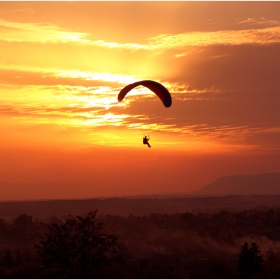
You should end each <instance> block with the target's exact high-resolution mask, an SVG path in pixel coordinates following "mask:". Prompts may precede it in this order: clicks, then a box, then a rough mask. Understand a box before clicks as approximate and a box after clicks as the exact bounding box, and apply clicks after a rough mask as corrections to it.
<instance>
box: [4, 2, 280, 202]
mask: <svg viewBox="0 0 280 280" xmlns="http://www.w3.org/2000/svg"><path fill="white" fill-rule="evenodd" d="M0 50H1V51H0V101H1V102H0V117H1V122H0V129H1V138H0V167H1V168H0V188H2V189H1V198H0V200H13V199H16V200H18V199H48V198H85V197H98V196H122V195H137V194H153V193H170V192H178V193H187V192H189V191H192V190H195V189H198V188H201V187H203V186H204V185H206V184H208V183H210V182H212V181H213V180H215V179H217V178H218V177H220V176H226V175H235V174H256V173H266V172H279V171H280V169H279V167H280V150H279V143H280V126H279V124H280V117H279V104H280V102H279V101H280V79H279V73H280V51H279V50H280V3H279V2H0ZM143 79H150V80H156V81H158V82H161V83H163V84H164V85H165V87H167V88H168V89H169V91H170V93H171V95H172V98H173V104H172V106H171V107H170V108H165V107H164V106H163V105H162V103H161V101H160V100H159V98H158V97H156V96H155V95H154V94H152V93H151V92H149V90H147V89H144V88H138V89H134V90H133V91H132V92H131V93H130V94H129V95H127V97H126V98H125V100H124V102H122V103H118V101H117V95H118V93H119V91H120V90H121V89H122V87H124V86H125V85H127V84H128V83H131V82H134V81H138V80H143ZM144 134H149V135H150V137H151V140H150V144H151V145H152V148H151V149H149V148H148V147H147V146H144V145H143V144H142V136H143V135H144ZM7 184H8V185H9V186H10V187H7Z"/></svg>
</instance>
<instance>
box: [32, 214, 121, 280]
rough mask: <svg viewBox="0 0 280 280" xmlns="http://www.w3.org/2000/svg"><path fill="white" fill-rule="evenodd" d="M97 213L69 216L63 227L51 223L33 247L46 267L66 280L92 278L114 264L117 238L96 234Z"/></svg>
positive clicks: (99, 226) (116, 252)
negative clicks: (63, 272) (55, 269)
mask: <svg viewBox="0 0 280 280" xmlns="http://www.w3.org/2000/svg"><path fill="white" fill-rule="evenodd" d="M96 214H97V210H96V211H94V212H89V213H88V214H87V216H86V217H85V218H82V217H80V216H77V217H76V218H74V217H71V216H69V219H68V220H66V221H65V223H63V224H61V225H59V224H57V223H53V224H52V225H51V226H49V231H48V232H47V233H46V234H45V236H43V237H41V241H40V245H36V246H35V248H36V249H37V251H38V253H39V254H40V256H41V257H42V259H43V262H44V264H45V265H46V266H50V265H56V267H59V268H62V269H64V270H66V271H68V275H66V277H71V278H87V277H91V278H93V277H94V272H95V271H97V270H101V269H102V267H104V266H106V265H107V264H109V263H110V262H111V261H114V260H116V258H117V256H118V244H117V237H116V236H115V235H106V234H102V233H100V230H101V229H102V223H96V222H95V218H96Z"/></svg>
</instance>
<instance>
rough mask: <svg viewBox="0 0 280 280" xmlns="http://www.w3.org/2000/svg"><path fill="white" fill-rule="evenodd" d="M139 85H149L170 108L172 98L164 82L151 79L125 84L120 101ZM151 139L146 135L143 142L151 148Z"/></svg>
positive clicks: (119, 96)
mask: <svg viewBox="0 0 280 280" xmlns="http://www.w3.org/2000/svg"><path fill="white" fill-rule="evenodd" d="M138 86H144V87H147V88H148V89H150V90H151V91H152V92H154V93H155V94H156V95H157V96H158V97H159V98H160V100H161V101H162V103H163V105H164V106H165V107H167V108H168V107H170V106H171V104H172V98H171V95H170V93H169V91H168V90H167V89H166V88H165V87H164V86H163V85H162V84H160V83H158V82H155V81H151V80H143V81H139V82H135V83H132V84H129V85H127V86H125V87H124V88H123V89H122V90H121V91H120V93H119V95H118V101H119V102H121V101H122V100H123V99H124V97H125V96H126V94H127V93H128V92H129V91H131V90H132V89H134V88H135V87H138ZM149 140H150V136H149V137H147V136H144V137H143V144H144V145H148V147H149V148H151V145H150V143H149Z"/></svg>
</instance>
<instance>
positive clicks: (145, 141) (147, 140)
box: [143, 135, 151, 148]
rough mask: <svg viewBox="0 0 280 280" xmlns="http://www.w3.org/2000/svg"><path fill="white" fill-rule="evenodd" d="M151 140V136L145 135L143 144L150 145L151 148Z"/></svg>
mask: <svg viewBox="0 0 280 280" xmlns="http://www.w3.org/2000/svg"><path fill="white" fill-rule="evenodd" d="M149 140H150V136H149V137H147V136H146V135H145V136H144V137H143V144H144V145H148V147H149V148H151V145H150V143H149Z"/></svg>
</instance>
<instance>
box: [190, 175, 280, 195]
mask: <svg viewBox="0 0 280 280" xmlns="http://www.w3.org/2000/svg"><path fill="white" fill-rule="evenodd" d="M192 194H195V195H252V194H256V195H279V194H280V172H279V173H266V174H256V175H235V176H225V177H220V178H218V179H217V180H216V181H214V182H213V183H211V184H209V185H206V186H205V187H203V188H202V189H200V190H198V191H196V192H193V193H192Z"/></svg>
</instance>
